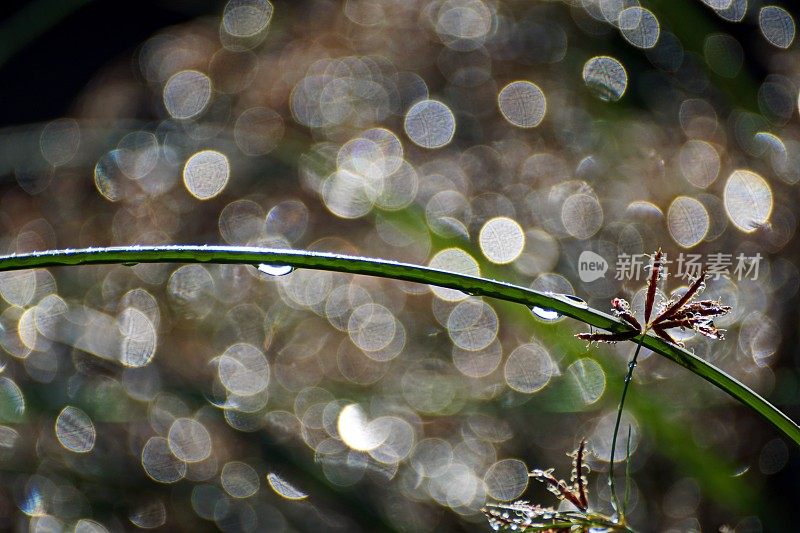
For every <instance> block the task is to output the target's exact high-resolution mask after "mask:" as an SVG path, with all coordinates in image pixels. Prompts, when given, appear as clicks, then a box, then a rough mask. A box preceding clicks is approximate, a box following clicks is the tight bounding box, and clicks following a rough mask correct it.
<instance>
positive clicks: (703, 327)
mask: <svg viewBox="0 0 800 533" xmlns="http://www.w3.org/2000/svg"><path fill="white" fill-rule="evenodd" d="M663 274H664V268H663V255H662V253H661V249H658V251H656V253H655V255H654V256H653V261H652V264H651V268H650V278H649V279H648V280H647V295H646V297H645V304H644V322H645V326H644V327H642V325H641V324H640V323H639V321H638V320H637V319H636V317H635V316H633V313H631V310H630V304H629V303H628V302H627V301H625V300H623V299H621V298H614V299H613V300H611V310H612V312H613V313H614V315H615V316H617V317H618V318H620V319H622V320H623V321H625V322H626V323H627V324H628V325H629V326H631V329H630V330H628V331H623V332H620V333H578V334H577V335H576V337H578V338H579V339H583V340H587V341H590V342H592V341H596V342H608V343H614V342H618V341H624V340H630V339H632V338H634V337H637V336H639V335H641V334H642V333H645V332H647V331H651V330H652V331H653V332H654V333H655V334H656V335H658V336H659V337H661V338H662V339H664V340H665V341H667V342H671V343H672V344H675V345H676V346H681V347H683V343H682V342H680V341H677V340H675V339H674V338H673V337H672V335H670V334H669V332H668V331H667V330H669V329H673V328H680V329H681V330H686V329H691V330H694V331H696V332H698V333H700V334H701V335H705V336H706V337H709V338H712V339H718V340H722V339H723V338H724V330H721V329H717V327H716V326H715V325H714V321H713V320H714V318H716V317H718V316H722V315H724V314H726V313H728V311H730V310H731V308H730V307H729V306H727V305H722V304H721V303H720V302H719V301H717V300H698V301H694V298H695V297H696V296H697V295H698V294H700V293H701V292H702V291H703V289H705V279H706V271H705V270H703V271H702V272H701V273H700V276H699V277H698V278H697V279H695V280H694V281H693V282H692V284H691V285H690V286H689V288H688V289H687V291H686V292H685V293H684V294H683V296H681V297H680V298H678V299H677V300H669V301H667V302H664V303H663V304H661V305H660V309H659V311H658V313H657V314H656V317H655V318H653V319H652V320H650V317H651V316H652V314H653V307H654V304H655V299H656V289H657V287H658V281H659V279H661V277H662V276H663Z"/></svg>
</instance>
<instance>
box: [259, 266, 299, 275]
mask: <svg viewBox="0 0 800 533" xmlns="http://www.w3.org/2000/svg"><path fill="white" fill-rule="evenodd" d="M258 271H259V272H261V273H263V274H266V275H268V276H285V275H286V274H291V273H292V272H294V267H293V266H292V265H270V264H268V263H261V264H260V265H258Z"/></svg>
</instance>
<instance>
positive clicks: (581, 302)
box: [557, 294, 589, 309]
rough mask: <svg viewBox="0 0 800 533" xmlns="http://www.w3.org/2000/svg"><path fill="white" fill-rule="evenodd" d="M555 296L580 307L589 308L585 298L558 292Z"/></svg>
mask: <svg viewBox="0 0 800 533" xmlns="http://www.w3.org/2000/svg"><path fill="white" fill-rule="evenodd" d="M557 296H558V297H559V298H561V299H562V300H565V301H567V302H569V303H571V304H572V305H574V306H575V307H578V308H580V309H588V308H589V304H587V303H586V300H584V299H583V298H578V297H577V296H573V295H572V294H559V295H557Z"/></svg>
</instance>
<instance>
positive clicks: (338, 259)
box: [0, 245, 800, 445]
mask: <svg viewBox="0 0 800 533" xmlns="http://www.w3.org/2000/svg"><path fill="white" fill-rule="evenodd" d="M132 263H220V264H248V265H258V264H260V263H268V264H274V265H290V266H294V267H297V268H312V269H317V270H331V271H336V272H347V273H351V274H363V275H369V276H378V277H383V278H391V279H397V280H403V281H411V282H416V283H425V284H428V285H437V286H440V287H447V288H451V289H456V290H460V291H463V292H465V293H468V294H471V295H474V296H488V297H491V298H498V299H500V300H505V301H508V302H516V303H520V304H523V305H525V306H527V307H531V306H538V307H543V308H547V309H552V310H553V311H556V312H558V313H559V314H562V315H564V316H568V317H571V318H574V319H576V320H580V321H581V322H583V323H584V324H588V325H590V326H594V327H597V328H600V329H603V330H605V331H609V332H612V333H621V332H625V331H630V329H631V328H630V325H628V324H626V323H624V322H623V321H622V320H620V319H618V318H616V317H614V316H611V315H609V314H607V313H603V312H602V311H598V310H597V309H592V308H590V307H586V306H584V305H578V304H576V303H575V302H573V301H571V300H569V299H567V298H561V297H559V296H558V295H554V294H551V293H544V292H540V291H535V290H532V289H528V288H525V287H520V286H518V285H512V284H510V283H505V282H502V281H496V280H491V279H486V278H481V277H478V276H469V275H466V274H458V273H455V272H447V271H444V270H439V269H435V268H430V267H424V266H420V265H411V264H407V263H398V262H395V261H387V260H383V259H372V258H366V257H352V256H347V255H341V254H334V253H322V252H309V251H303V250H286V249H271V248H255V247H247V246H207V245H167V246H138V245H132V246H117V247H108V248H83V249H68V250H48V251H42V252H32V253H26V254H13V255H6V256H0V271H5V270H23V269H29V268H43V267H55V266H70V265H98V264H132ZM632 340H633V342H636V343H638V344H640V345H642V346H644V347H646V348H648V349H649V350H651V351H653V352H655V353H658V354H660V355H662V356H664V357H666V358H667V359H670V360H671V361H673V362H675V363H677V364H679V365H681V366H683V367H684V368H687V369H688V370H690V371H691V372H693V373H694V374H696V375H698V376H700V377H702V378H703V379H705V380H706V381H708V382H710V383H712V384H714V385H715V386H717V387H718V388H720V389H722V390H723V391H725V392H727V393H728V394H729V395H731V396H732V397H733V398H735V399H736V400H738V401H740V402H741V403H743V404H745V405H747V406H748V407H749V408H750V409H752V410H753V411H755V412H757V413H759V414H760V415H761V416H763V417H764V418H765V419H766V420H767V421H769V422H770V423H771V424H772V425H773V426H774V427H776V428H777V429H778V430H780V431H781V432H783V434H785V435H786V436H787V437H788V438H790V439H791V440H792V441H794V442H795V443H796V444H798V445H800V426H798V425H797V424H796V423H795V422H794V421H793V420H792V419H790V418H789V417H788V416H786V415H785V414H784V413H782V412H781V411H780V410H779V409H778V408H777V407H775V406H774V405H772V404H771V403H769V402H768V401H767V400H765V399H764V398H762V397H761V396H760V395H759V394H757V393H756V392H754V391H753V390H752V389H750V388H749V387H747V386H746V385H744V384H742V383H741V382H739V381H738V380H737V379H735V378H733V377H732V376H730V375H728V374H727V373H725V372H723V371H722V370H720V369H718V368H717V367H715V366H714V365H711V364H709V363H707V362H706V361H704V360H703V359H701V358H699V357H697V356H696V355H694V354H693V353H691V352H689V351H687V350H685V349H683V348H680V347H678V346H675V345H674V344H670V343H668V342H666V341H664V340H663V339H659V338H658V337H656V336H654V335H641V336H637V337H635V338H634V339H632Z"/></svg>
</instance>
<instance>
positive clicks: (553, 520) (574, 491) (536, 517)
mask: <svg viewBox="0 0 800 533" xmlns="http://www.w3.org/2000/svg"><path fill="white" fill-rule="evenodd" d="M585 454H586V439H583V440H581V443H580V445H578V448H577V449H576V450H575V451H574V452H573V453H571V454H569V455H570V456H571V457H572V475H571V477H570V483H569V484H567V482H566V481H564V480H563V479H557V478H556V477H555V476H554V475H553V469H552V468H549V469H547V470H539V469H536V470H532V471H531V473H530V474H529V477H531V478H533V479H535V480H537V481H541V482H542V483H544V484H545V485H547V489H548V490H549V491H550V492H552V493H553V494H555V496H556V497H557V498H558V499H559V500H566V501H568V502H570V503H571V504H572V505H574V506H575V507H576V508H577V509H578V511H556V510H555V509H553V508H552V507H542V506H541V505H537V504H532V503H530V502H528V501H526V500H519V501H516V502H514V503H492V504H488V505H487V506H486V507H484V508H483V509H482V511H483V514H484V515H486V518H487V519H488V520H489V525H490V526H491V527H492V529H494V530H495V531H499V530H503V531H527V530H531V531H533V530H535V531H545V532H553V533H556V532H562V531H573V532H574V531H588V530H589V529H590V527H592V526H597V525H605V526H608V527H610V528H613V527H615V526H616V525H617V524H615V523H614V522H613V520H611V519H610V518H608V517H605V516H603V515H600V514H595V513H590V512H589V510H588V509H589V494H588V489H587V480H586V474H587V473H588V472H589V467H588V465H587V464H586V461H585Z"/></svg>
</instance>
